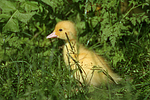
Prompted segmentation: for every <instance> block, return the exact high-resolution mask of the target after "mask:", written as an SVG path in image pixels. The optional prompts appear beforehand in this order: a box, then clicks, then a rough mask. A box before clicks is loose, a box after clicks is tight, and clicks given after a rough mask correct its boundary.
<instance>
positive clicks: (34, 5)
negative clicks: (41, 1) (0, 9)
mask: <svg viewBox="0 0 150 100" xmlns="http://www.w3.org/2000/svg"><path fill="white" fill-rule="evenodd" d="M21 7H24V9H25V11H26V12H31V11H35V10H38V9H39V7H38V2H34V1H30V2H25V3H24V4H23V5H21Z"/></svg>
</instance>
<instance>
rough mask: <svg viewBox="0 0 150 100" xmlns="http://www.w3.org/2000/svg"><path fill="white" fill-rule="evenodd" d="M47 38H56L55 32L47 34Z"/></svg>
mask: <svg viewBox="0 0 150 100" xmlns="http://www.w3.org/2000/svg"><path fill="white" fill-rule="evenodd" d="M46 38H47V39H50V38H57V35H56V34H55V32H53V33H51V34H49V35H48V36H47V37H46Z"/></svg>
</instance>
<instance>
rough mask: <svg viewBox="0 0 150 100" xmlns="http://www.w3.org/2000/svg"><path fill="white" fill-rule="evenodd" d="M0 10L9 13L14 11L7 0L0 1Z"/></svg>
mask: <svg viewBox="0 0 150 100" xmlns="http://www.w3.org/2000/svg"><path fill="white" fill-rule="evenodd" d="M0 8H1V9H2V11H3V12H11V11H14V10H16V7H15V5H14V4H13V3H12V2H10V1H7V0H0Z"/></svg>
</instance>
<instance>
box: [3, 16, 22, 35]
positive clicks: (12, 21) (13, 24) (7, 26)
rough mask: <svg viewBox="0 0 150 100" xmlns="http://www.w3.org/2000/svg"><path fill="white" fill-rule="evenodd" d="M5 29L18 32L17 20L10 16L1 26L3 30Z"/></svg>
mask: <svg viewBox="0 0 150 100" xmlns="http://www.w3.org/2000/svg"><path fill="white" fill-rule="evenodd" d="M6 31H12V32H19V25H18V20H17V19H13V18H10V19H9V20H8V22H7V23H6V24H5V26H4V27H3V32H6Z"/></svg>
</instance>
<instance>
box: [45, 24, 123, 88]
mask: <svg viewBox="0 0 150 100" xmlns="http://www.w3.org/2000/svg"><path fill="white" fill-rule="evenodd" d="M54 37H57V38H60V39H64V40H65V41H66V44H65V46H64V48H63V56H64V61H65V63H66V65H67V66H70V67H71V69H72V70H74V77H75V78H76V79H77V80H79V81H80V82H82V83H85V84H88V85H94V86H99V85H101V84H103V83H104V84H105V83H113V82H115V83H117V81H119V80H121V78H120V77H119V76H118V75H117V74H115V73H114V72H113V71H112V70H111V69H110V68H109V66H108V64H107V62H106V61H105V60H104V58H103V57H101V56H98V55H97V54H96V53H94V52H93V51H91V50H88V49H86V48H85V47H84V46H83V45H81V44H79V43H78V42H77V41H76V30H75V28H74V24H73V23H72V22H70V21H61V22H59V23H58V24H57V25H56V27H55V30H54V31H53V33H51V34H50V35H48V36H47V38H54Z"/></svg>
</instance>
